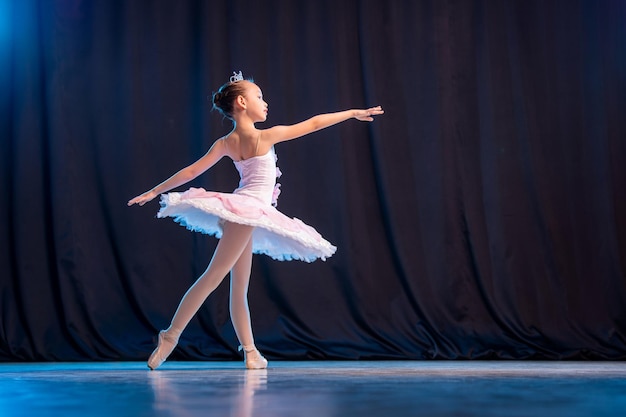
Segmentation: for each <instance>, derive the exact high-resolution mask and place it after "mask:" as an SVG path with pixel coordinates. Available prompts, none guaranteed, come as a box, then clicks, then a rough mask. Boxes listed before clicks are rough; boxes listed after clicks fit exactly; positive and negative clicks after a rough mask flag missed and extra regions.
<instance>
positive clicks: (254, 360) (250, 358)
mask: <svg viewBox="0 0 626 417" xmlns="http://www.w3.org/2000/svg"><path fill="white" fill-rule="evenodd" d="M239 350H243V356H244V359H243V361H244V363H245V364H246V368H247V369H265V368H267V359H265V358H264V357H263V355H261V353H260V352H259V351H258V350H257V348H256V347H255V346H254V345H252V346H239Z"/></svg>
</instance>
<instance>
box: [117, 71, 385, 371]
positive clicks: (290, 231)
mask: <svg viewBox="0 0 626 417" xmlns="http://www.w3.org/2000/svg"><path fill="white" fill-rule="evenodd" d="M213 107H214V108H216V109H217V110H218V111H219V112H221V113H222V114H223V115H224V116H226V117H227V118H229V119H231V121H232V122H233V130H232V131H231V132H230V133H228V134H227V135H226V136H224V137H222V138H220V139H218V140H216V141H215V142H214V143H213V145H212V146H211V148H210V149H209V151H208V152H207V153H206V154H205V155H204V156H202V157H201V158H200V159H199V160H197V161H196V162H194V163H193V164H191V165H189V166H188V167H186V168H183V169H182V170H180V171H178V172H177V173H176V174H174V175H173V176H172V177H170V178H169V179H167V180H166V181H164V182H162V183H161V184H159V185H157V186H156V187H154V188H152V189H151V190H149V191H147V192H145V193H143V194H141V195H139V196H137V197H135V198H133V199H132V200H130V201H129V202H128V205H129V206H131V205H133V204H139V205H140V206H142V205H144V204H145V203H147V202H148V201H150V200H152V199H153V198H155V197H156V196H157V195H159V194H162V193H165V192H167V191H169V190H171V189H173V188H175V187H179V186H181V185H183V184H185V183H187V182H189V181H191V180H193V179H194V178H196V177H197V176H198V175H200V174H202V173H203V172H205V171H206V170H208V169H209V168H211V167H212V166H213V165H215V163H217V162H218V161H219V160H220V159H221V158H222V157H224V156H228V157H229V158H231V159H232V160H233V162H234V164H235V167H236V168H237V170H238V171H239V175H240V177H241V180H240V182H239V187H238V188H237V189H236V190H235V191H234V192H233V193H217V192H209V191H205V190H204V189H202V188H190V189H189V190H188V191H186V192H184V193H177V192H172V193H169V194H164V195H162V196H161V206H162V207H161V210H160V211H159V213H158V215H157V216H158V217H166V216H170V217H173V218H174V220H175V221H177V222H179V223H180V224H182V225H184V226H186V227H187V228H189V229H190V230H194V231H199V232H203V233H207V234H212V235H215V236H216V237H217V238H219V239H220V241H219V242H218V244H217V247H216V249H215V253H214V254H213V258H212V259H211V262H210V263H209V266H208V267H207V269H206V270H205V271H204V273H202V275H200V277H199V278H198V279H197V280H196V282H195V283H194V284H193V285H192V286H191V288H189V290H188V291H187V293H186V294H185V295H184V296H183V298H182V300H181V302H180V304H179V306H178V309H177V310H176V313H175V314H174V317H173V318H172V322H171V324H170V326H169V327H168V328H167V329H166V330H162V331H161V332H159V335H158V343H157V347H156V349H155V350H154V352H153V353H152V355H150V358H149V359H148V367H149V368H150V369H152V370H154V369H156V368H158V367H159V366H160V365H161V364H162V363H163V362H165V360H166V359H167V357H168V356H169V355H170V354H171V353H172V351H173V350H174V348H175V347H176V345H177V343H178V338H179V336H180V334H181V333H182V331H183V330H184V329H185V327H186V326H187V324H188V323H189V321H190V320H191V318H192V317H193V316H194V315H195V314H196V312H197V311H198V309H199V308H200V306H201V305H202V304H203V303H204V301H205V300H206V298H207V297H208V296H209V294H211V292H212V291H213V290H214V289H215V288H217V286H218V285H219V284H220V282H221V281H222V280H223V279H224V277H225V276H226V274H228V272H229V271H230V316H231V320H232V322H233V327H234V328H235V333H236V334H237V338H238V339H239V342H240V343H241V345H240V346H239V350H241V349H243V351H244V362H245V366H246V368H248V369H263V368H266V367H267V360H266V359H265V358H264V357H263V356H262V355H261V354H260V353H259V351H258V350H257V349H256V347H255V344H254V337H253V335H252V327H251V324H250V311H249V308H248V283H249V280H250V270H251V267H252V254H253V253H263V254H266V255H269V256H271V257H272V258H274V259H277V260H292V259H298V260H303V261H306V262H312V261H314V260H315V259H317V258H321V259H322V260H325V259H326V258H328V257H330V256H332V255H333V253H334V252H335V250H336V248H335V247H334V246H333V245H331V244H330V243H329V242H328V241H326V240H324V239H323V238H322V236H320V235H319V233H317V231H316V230H315V229H313V228H312V227H310V226H307V225H306V224H304V223H303V222H301V221H300V220H298V219H296V218H289V217H287V216H285V215H284V214H282V213H281V212H279V211H278V210H277V209H276V208H275V205H276V198H277V196H278V192H279V189H278V186H279V185H280V184H276V178H277V177H278V176H280V171H279V170H278V169H277V167H276V156H275V154H274V145H275V144H276V143H279V142H283V141H287V140H291V139H295V138H298V137H301V136H304V135H306V134H308V133H311V132H315V131H317V130H320V129H323V128H326V127H329V126H332V125H334V124H337V123H340V122H343V121H345V120H348V119H351V118H355V119H357V120H361V121H367V122H371V121H373V120H374V118H373V116H376V115H380V114H383V113H384V112H383V110H382V108H381V107H380V106H378V107H372V108H369V109H366V110H347V111H342V112H336V113H328V114H321V115H317V116H314V117H312V118H310V119H308V120H305V121H303V122H301V123H297V124H294V125H290V126H275V127H272V128H269V129H257V128H256V127H255V123H258V122H263V121H265V119H266V118H267V113H268V105H267V103H266V102H265V101H264V100H263V94H262V92H261V89H260V88H259V87H258V86H257V85H256V84H255V83H254V82H253V81H251V80H245V79H243V76H242V74H241V71H240V72H239V73H234V75H233V76H232V77H230V81H229V82H227V83H226V84H224V85H223V86H221V87H220V89H219V90H218V91H217V93H214V94H213Z"/></svg>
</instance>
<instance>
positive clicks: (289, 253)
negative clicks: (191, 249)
mask: <svg viewBox="0 0 626 417" xmlns="http://www.w3.org/2000/svg"><path fill="white" fill-rule="evenodd" d="M157 217H159V218H163V217H173V218H174V221H176V222H178V223H180V224H181V225H183V226H185V227H187V228H188V229H189V230H192V231H196V232H201V233H206V234H209V235H214V236H216V237H217V238H220V237H221V236H222V223H223V221H229V222H233V223H239V224H245V225H248V226H255V229H254V232H253V233H252V251H253V252H254V253H261V254H265V255H268V256H270V257H272V258H273V259H276V260H279V261H290V260H301V261H305V262H312V261H314V260H316V259H317V258H320V259H322V260H326V258H329V257H331V256H332V255H333V254H334V253H335V251H336V250H337V248H336V247H335V246H333V245H332V244H330V242H328V241H327V240H325V239H324V238H323V237H322V236H321V235H320V234H319V233H318V232H317V231H316V230H315V229H314V228H312V227H311V226H308V225H306V224H304V223H303V222H302V221H301V220H299V219H296V218H289V217H287V216H285V215H284V214H282V213H281V212H280V211H278V210H276V209H275V208H274V207H272V206H270V205H266V204H263V203H261V202H260V201H259V200H257V199H255V198H253V197H249V196H246V195H242V194H229V193H218V192H211V191H206V190H204V189H203V188H190V189H189V190H187V191H185V192H184V193H176V192H174V193H168V194H163V195H162V196H161V210H159V212H158V214H157Z"/></svg>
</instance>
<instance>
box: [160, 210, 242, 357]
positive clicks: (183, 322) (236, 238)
mask: <svg viewBox="0 0 626 417" xmlns="http://www.w3.org/2000/svg"><path fill="white" fill-rule="evenodd" d="M253 229H254V228H253V227H251V226H244V225H241V224H236V223H228V222H226V223H225V224H224V231H223V233H222V237H221V239H220V241H219V243H218V244H217V248H216V249H215V253H214V254H213V258H212V259H211V263H210V264H209V266H208V267H207V269H206V271H204V273H203V274H202V275H200V277H199V278H198V279H197V280H196V282H195V283H194V284H193V285H192V286H191V288H189V290H188V291H187V293H186V294H185V296H184V297H183V299H182V300H181V302H180V304H179V306H178V309H177V310H176V313H175V314H174V317H173V318H172V324H171V325H170V327H169V328H168V329H167V330H163V331H161V332H160V333H159V343H158V346H157V348H156V349H155V350H154V352H153V353H152V355H150V359H148V367H149V368H150V369H156V368H158V367H159V366H160V365H161V364H162V363H163V362H165V360H166V359H167V357H168V356H169V355H170V354H171V353H172V351H173V350H174V348H175V347H176V344H177V343H178V337H179V336H180V334H181V333H182V331H183V330H184V329H185V327H187V324H188V323H189V321H190V320H191V318H192V317H193V316H194V315H195V314H196V312H197V311H198V309H200V307H201V306H202V303H204V301H205V300H206V299H207V297H208V296H209V294H211V292H213V290H215V289H216V288H217V286H218V285H219V284H220V283H221V282H222V280H223V279H224V277H225V276H226V274H227V273H228V271H229V270H231V269H232V268H233V265H235V263H236V262H237V260H238V259H239V258H240V257H241V254H242V252H243V251H244V249H245V248H246V247H247V245H248V242H249V241H250V238H251V236H252V231H253Z"/></svg>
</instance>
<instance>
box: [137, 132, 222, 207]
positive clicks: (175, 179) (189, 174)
mask: <svg viewBox="0 0 626 417" xmlns="http://www.w3.org/2000/svg"><path fill="white" fill-rule="evenodd" d="M224 155H226V152H225V147H224V144H223V141H222V140H219V139H218V140H216V141H215V143H213V145H212V146H211V149H209V150H208V152H207V153H206V154H204V156H202V157H201V158H200V159H198V160H197V161H196V162H194V163H193V164H191V165H189V166H187V167H185V168H183V169H181V170H180V171H178V172H177V173H176V174H174V175H172V176H171V177H170V178H168V179H167V180H165V181H163V182H162V183H160V184H159V185H157V186H155V187H154V188H152V189H150V190H148V191H146V192H145V193H143V194H141V195H138V196H137V197H135V198H133V199H131V200H129V201H128V205H129V206H132V205H133V204H139V205H140V206H143V205H144V204H146V203H147V202H148V201H150V200H152V199H153V198H154V197H156V196H158V195H159V194H162V193H165V192H167V191H169V190H171V189H172V188H176V187H180V186H181V185H183V184H186V183H188V182H189V181H191V180H193V179H194V178H196V177H197V176H198V175H200V174H202V173H203V172H204V171H206V170H207V169H209V168H211V167H212V166H213V165H215V164H216V163H217V162H218V161H219V160H220V159H222V157H223V156H224Z"/></svg>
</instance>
